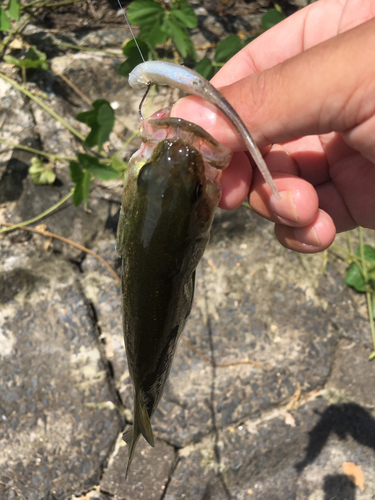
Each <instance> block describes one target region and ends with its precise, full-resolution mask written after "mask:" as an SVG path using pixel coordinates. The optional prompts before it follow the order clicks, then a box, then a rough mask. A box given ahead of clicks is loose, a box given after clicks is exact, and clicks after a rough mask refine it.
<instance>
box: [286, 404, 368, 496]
mask: <svg viewBox="0 0 375 500" xmlns="http://www.w3.org/2000/svg"><path fill="white" fill-rule="evenodd" d="M331 433H335V434H336V435H337V436H338V438H339V439H341V440H343V439H345V438H346V437H347V436H348V435H349V436H351V437H352V438H353V439H355V440H356V441H357V442H358V443H360V444H362V445H364V446H367V447H368V448H371V449H373V450H375V420H374V418H373V417H372V415H371V414H370V413H369V412H368V411H366V410H364V409H363V408H362V407H361V406H359V405H357V404H355V403H345V404H340V405H332V406H329V407H328V408H327V409H326V410H325V411H324V413H322V415H321V417H320V420H319V422H318V423H317V424H316V425H315V427H314V428H313V429H312V430H311V431H310V433H309V435H310V440H309V444H308V446H307V449H306V455H305V458H304V459H303V460H302V461H301V462H298V463H297V464H296V465H295V468H296V470H297V471H298V472H301V471H302V470H303V469H304V468H305V467H306V466H307V465H309V464H311V463H312V462H314V460H315V459H316V458H317V457H318V456H319V454H320V452H321V451H322V449H323V447H324V445H325V444H326V442H327V440H328V438H329V436H330V434H331ZM328 498H333V497H327V499H328ZM340 498H341V497H340ZM348 498H349V499H350V498H352V497H348Z"/></svg>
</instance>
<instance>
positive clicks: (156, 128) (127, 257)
mask: <svg viewBox="0 0 375 500" xmlns="http://www.w3.org/2000/svg"><path fill="white" fill-rule="evenodd" d="M140 134H141V137H142V141H143V142H142V146H141V148H140V150H139V151H138V152H136V153H135V154H134V155H133V156H132V158H131V160H130V162H129V166H128V170H127V174H126V179H125V184H124V191H123V197H122V206H121V210H120V217H119V225H118V231H117V244H116V246H117V251H118V253H119V254H120V255H121V257H122V292H121V295H122V308H123V330H124V339H125V348H126V354H127V360H128V366H129V374H130V378H131V381H132V384H133V390H134V411H133V425H132V426H131V427H130V429H129V430H127V431H126V432H125V433H124V435H123V439H124V440H125V441H126V443H127V444H128V446H129V458H128V465H127V469H126V477H127V476H128V472H129V467H130V464H131V462H132V459H133V456H134V451H135V448H136V444H137V442H138V439H139V437H140V435H141V434H142V435H143V436H144V438H145V439H146V441H147V442H148V443H149V444H150V445H151V446H154V435H153V431H152V427H151V417H152V416H153V414H154V413H155V410H156V408H157V406H158V404H159V402H160V399H161V397H162V393H163V389H164V386H165V383H166V380H167V378H168V376H169V373H170V370H171V366H172V361H173V357H174V354H175V352H176V348H177V344H178V340H179V338H180V336H181V334H182V331H183V329H184V326H185V323H186V321H187V319H188V317H189V314H190V311H191V307H192V302H193V296H194V282H195V272H196V268H197V265H198V263H199V261H200V259H201V258H202V256H203V253H204V250H205V248H206V245H207V242H208V240H209V236H210V229H211V225H212V220H213V216H214V213H215V210H216V208H217V206H218V203H219V201H220V197H221V185H220V177H221V174H222V171H223V169H224V168H226V166H227V165H228V164H229V162H230V159H231V156H232V153H231V151H230V150H229V149H227V148H226V147H224V146H223V145H221V144H219V143H218V142H217V141H216V140H215V139H213V138H212V137H211V136H210V135H209V134H208V133H207V132H206V131H204V130H203V129H202V128H201V127H199V126H198V125H194V124H192V123H190V122H186V121H185V120H182V119H180V118H171V117H170V108H167V109H166V110H161V111H159V112H157V113H156V114H155V115H153V116H152V117H151V118H149V119H146V120H143V122H142V123H141V125H140Z"/></svg>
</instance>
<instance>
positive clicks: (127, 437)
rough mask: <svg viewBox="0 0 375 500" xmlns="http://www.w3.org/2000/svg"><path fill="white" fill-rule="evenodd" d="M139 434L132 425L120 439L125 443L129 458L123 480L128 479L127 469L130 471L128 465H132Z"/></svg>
mask: <svg viewBox="0 0 375 500" xmlns="http://www.w3.org/2000/svg"><path fill="white" fill-rule="evenodd" d="M140 435H141V433H140V432H139V430H138V431H137V430H136V429H135V427H134V425H132V426H131V427H130V429H128V430H127V431H126V432H124V434H123V435H122V439H123V440H124V441H125V442H126V444H127V445H128V446H129V457H128V465H127V467H126V473H125V480H126V479H127V477H128V473H129V469H130V464H131V463H132V460H133V455H134V451H135V446H136V444H137V442H138V439H139V436H140Z"/></svg>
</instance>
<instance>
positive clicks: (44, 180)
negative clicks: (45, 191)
mask: <svg viewBox="0 0 375 500" xmlns="http://www.w3.org/2000/svg"><path fill="white" fill-rule="evenodd" d="M29 174H30V176H31V178H32V180H33V183H34V184H35V185H36V186H38V185H41V184H53V183H54V182H55V179H56V174H55V172H53V171H52V170H51V169H50V168H49V165H45V164H44V163H43V162H42V161H41V160H39V158H37V157H34V158H32V159H31V166H30V168H29Z"/></svg>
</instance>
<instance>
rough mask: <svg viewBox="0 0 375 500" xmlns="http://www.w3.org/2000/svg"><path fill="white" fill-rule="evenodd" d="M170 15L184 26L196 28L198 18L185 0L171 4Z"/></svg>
mask: <svg viewBox="0 0 375 500" xmlns="http://www.w3.org/2000/svg"><path fill="white" fill-rule="evenodd" d="M170 16H171V17H172V18H173V17H174V18H175V19H178V20H179V21H180V22H181V23H182V24H183V25H184V26H186V28H196V27H197V26H198V18H197V16H196V14H195V12H194V10H193V9H192V7H190V5H189V4H188V3H187V2H185V0H180V1H178V2H175V3H174V4H173V7H172V9H171V12H170Z"/></svg>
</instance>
